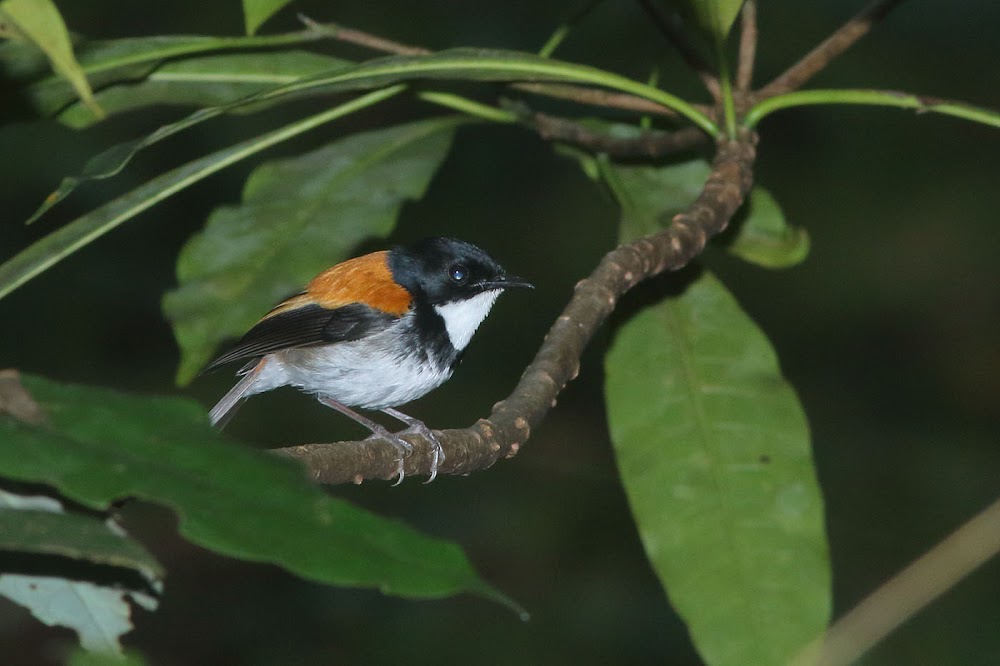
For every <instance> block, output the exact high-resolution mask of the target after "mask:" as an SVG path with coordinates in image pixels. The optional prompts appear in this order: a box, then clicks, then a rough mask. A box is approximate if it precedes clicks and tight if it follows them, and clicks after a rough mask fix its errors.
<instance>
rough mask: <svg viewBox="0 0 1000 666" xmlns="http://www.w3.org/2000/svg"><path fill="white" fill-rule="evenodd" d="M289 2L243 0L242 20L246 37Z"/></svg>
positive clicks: (289, 0) (284, 0)
mask: <svg viewBox="0 0 1000 666" xmlns="http://www.w3.org/2000/svg"><path fill="white" fill-rule="evenodd" d="M289 2H291V0H243V20H244V22H245V23H246V30H247V34H248V35H252V34H254V33H255V32H257V28H259V27H260V26H261V24H263V23H264V21H266V20H267V19H269V18H271V17H272V16H274V15H275V14H276V13H277V12H278V10H279V9H281V8H282V7H284V6H285V5H287V4H288V3H289Z"/></svg>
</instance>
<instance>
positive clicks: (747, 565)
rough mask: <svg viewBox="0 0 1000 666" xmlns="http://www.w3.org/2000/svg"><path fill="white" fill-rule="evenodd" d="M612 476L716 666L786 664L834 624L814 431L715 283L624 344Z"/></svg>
mask: <svg viewBox="0 0 1000 666" xmlns="http://www.w3.org/2000/svg"><path fill="white" fill-rule="evenodd" d="M606 391H607V403H608V421H609V426H610V429H611V435H612V441H613V443H614V447H615V452H616V454H617V458H618V467H619V471H620V474H621V477H622V481H623V483H624V485H625V490H626V493H627V495H628V498H629V503H630V505H631V507H632V512H633V514H634V515H635V518H636V523H637V525H638V528H639V533H640V536H641V538H642V541H643V545H644V547H645V550H646V554H647V556H648V557H649V559H650V561H651V563H652V565H653V568H654V569H655V571H656V573H657V575H658V576H659V577H660V581H661V583H662V584H663V586H664V588H665V589H666V591H667V594H668V596H669V597H670V600H671V602H672V604H673V606H674V607H675V608H676V609H677V611H678V613H679V614H680V615H681V617H682V618H684V620H685V622H686V623H687V626H688V629H689V631H690V632H691V636H692V638H693V640H694V643H695V645H696V647H697V648H698V650H699V652H700V653H701V655H702V657H703V658H704V659H705V661H706V663H708V664H712V665H713V666H727V665H730V664H732V665H734V666H736V665H738V666H743V665H745V664H760V665H761V666H768V665H772V664H773V665H779V664H785V663H787V661H788V659H789V658H790V657H791V656H792V655H793V654H794V652H795V651H796V650H797V649H798V648H800V647H801V646H802V645H804V644H806V643H807V642H808V641H809V640H811V639H812V638H813V637H815V636H816V635H818V634H819V633H820V632H821V631H822V630H823V629H824V628H825V626H826V623H827V621H828V619H829V615H830V605H831V600H830V595H831V590H830V568H829V562H828V555H827V544H826V537H825V534H824V525H823V501H822V495H821V493H820V489H819V486H818V484H817V482H816V476H815V472H814V470H813V464H812V460H811V452H810V442H809V430H808V426H807V424H806V420H805V416H804V414H803V411H802V408H801V406H800V405H799V402H798V400H797V398H796V396H795V393H794V391H793V390H792V389H791V387H790V386H789V385H788V384H787V383H786V382H785V380H784V379H783V378H782V376H781V372H780V370H779V367H778V361H777V359H776V358H775V354H774V351H773V350H772V348H771V346H770V344H769V343H768V341H767V339H766V338H765V337H764V335H763V334H762V333H761V331H760V330H759V329H758V328H757V327H756V326H755V325H754V324H753V322H752V321H751V320H750V319H749V318H748V317H747V316H746V314H744V313H743V312H742V310H741V309H740V308H739V306H738V305H737V303H736V301H735V299H734V298H733V297H732V296H731V295H730V294H729V292H728V291H726V289H725V288H724V287H723V286H722V284H721V283H720V282H718V280H716V279H715V278H714V277H713V276H711V275H710V274H707V273H706V274H703V275H702V276H701V277H700V278H699V279H697V280H696V281H695V282H694V283H693V284H692V285H690V286H689V287H688V289H687V291H686V292H685V293H684V295H683V296H681V297H678V298H673V299H670V300H666V301H663V302H661V303H659V304H656V305H653V306H650V307H648V308H645V309H644V310H642V311H641V312H639V314H637V315H636V316H634V317H633V318H631V319H630V320H629V321H628V322H626V323H625V324H624V325H623V326H621V328H620V329H619V330H618V332H617V335H616V337H615V340H614V343H613V345H612V349H611V351H610V353H609V354H608V356H607V360H606Z"/></svg>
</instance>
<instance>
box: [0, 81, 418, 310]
mask: <svg viewBox="0 0 1000 666" xmlns="http://www.w3.org/2000/svg"><path fill="white" fill-rule="evenodd" d="M402 90H403V88H402V86H396V87H394V88H386V89H384V90H376V91H373V92H371V93H369V94H367V95H363V96H361V97H359V98H357V99H354V100H351V101H349V102H346V103H344V104H341V105H339V106H335V107H333V108H331V109H327V110H326V111H323V112H321V113H318V114H316V115H314V116H310V117H308V118H304V119H302V120H299V121H297V122H294V123H291V124H289V125H286V126H284V127H282V128H279V129H277V130H274V131H272V132H268V133H267V134H262V135H260V136H257V137H254V138H252V139H248V140H246V141H243V142H240V143H238V144H235V145H233V146H230V147H229V148H224V149H223V150H219V151H216V152H214V153H211V154H209V155H206V156H205V157H202V158H200V159H197V160H194V161H192V162H188V163H187V164H185V165H183V166H180V167H177V168H176V169H173V170H171V171H168V172H167V173H165V174H162V175H160V176H157V177H156V178H154V179H152V180H150V181H148V182H147V183H145V184H144V185H141V186H139V187H137V188H136V189H134V190H132V191H131V192H128V193H126V194H124V195H122V196H120V197H118V198H117V199H114V200H113V201H110V202H108V203H107V204H105V205H103V206H101V207H100V208H97V209H96V210H93V211H91V212H89V213H87V214H85V215H83V216H82V217H78V218H77V219H75V220H73V221H72V222H70V223H69V224H67V225H66V226H64V227H62V228H60V229H59V230H57V231H54V232H52V233H51V234H49V235H47V236H45V237H44V238H42V239H41V240H39V241H37V242H35V243H34V244H32V245H31V246H29V247H28V248H27V249H25V250H23V251H21V252H20V253H18V254H17V255H15V256H14V257H13V258H11V259H9V260H8V261H6V262H4V263H3V264H0V298H2V297H3V296H5V295H7V294H9V293H10V292H11V291H13V290H14V289H16V288H18V287H19V286H21V285H22V284H24V283H25V282H27V281H28V280H30V279H32V278H33V277H35V276H36V275H38V274H39V273H42V272H43V271H45V270H46V269H48V268H49V267H51V266H53V265H54V264H56V263H58V262H59V261H61V260H62V259H64V258H66V257H68V256H69V255H71V254H72V253H73V252H75V251H77V250H78V249H80V248H81V247H84V246H85V245H87V244H88V243H90V242H91V241H93V240H95V239H97V238H100V237H101V236H103V235H104V234H106V233H108V232H109V231H111V230H112V229H114V228H115V227H117V226H118V225H120V224H122V223H123V222H125V221H127V220H130V219H131V218H133V217H135V216H136V215H138V214H139V213H141V212H143V211H144V210H146V209H147V208H150V207H151V206H153V205H155V204H157V203H159V202H160V201H162V200H164V199H166V198H167V197H169V196H171V195H173V194H175V193H177V192H179V191H180V190H183V189H184V188H186V187H188V186H190V185H191V184H193V183H196V182H198V181H200V180H203V179H205V178H207V177H208V176H210V175H212V174H213V173H215V172H217V171H220V170H221V169H224V168H225V167H227V166H230V165H232V164H235V163H236V162H239V161H240V160H242V159H245V158H247V157H250V156H251V155H254V154H256V153H258V152H260V151H262V150H264V149H266V148H270V147H271V146H273V145H275V144H277V143H280V142H282V141H285V140H287V139H290V138H293V137H295V136H298V135H299V134H302V133H303V132H306V131H308V130H310V129H313V128H315V127H318V126H319V125H322V124H324V123H328V122H331V121H333V120H336V119H337V118H340V117H342V116H345V115H347V114H349V113H352V112H354V111H357V110H359V109H363V108H366V107H368V106H371V105H372V104H375V103H377V102H379V101H381V100H383V99H386V98H388V97H391V96H393V95H395V94H397V93H399V92H402ZM49 205H51V203H50V204H49Z"/></svg>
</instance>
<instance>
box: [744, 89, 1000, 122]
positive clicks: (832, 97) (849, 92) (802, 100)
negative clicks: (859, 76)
mask: <svg viewBox="0 0 1000 666" xmlns="http://www.w3.org/2000/svg"><path fill="white" fill-rule="evenodd" d="M817 104H823V105H835V104H856V105H862V106H888V107H896V108H899V109H913V110H914V111H916V112H917V113H940V114H942V115H946V116H954V117H955V118H962V119H963V120H969V121H972V122H974V123H980V124H982V125H986V126H988V127H997V128H1000V111H997V110H996V109H988V108H986V107H982V106H974V105H972V104H968V103H966V102H959V101H955V100H948V99H940V98H937V97H925V96H923V95H914V94H912V93H905V92H899V91H897V90H864V89H846V90H795V91H792V92H790V93H784V94H781V95H774V96H773V97H768V98H767V99H765V100H762V101H761V102H758V103H757V104H755V105H754V106H752V107H751V108H750V110H749V111H747V114H746V116H745V117H744V118H743V125H744V126H745V127H749V128H753V127H756V125H757V123H759V122H760V121H761V119H762V118H764V117H765V116H767V115H769V114H771V113H774V112H775V111H780V110H782V109H791V108H794V107H797V106H812V105H817Z"/></svg>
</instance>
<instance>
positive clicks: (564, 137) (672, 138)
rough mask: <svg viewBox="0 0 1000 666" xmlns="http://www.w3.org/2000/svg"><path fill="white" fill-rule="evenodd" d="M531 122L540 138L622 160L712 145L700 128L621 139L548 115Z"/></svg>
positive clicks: (537, 115) (538, 115)
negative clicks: (569, 144)
mask: <svg viewBox="0 0 1000 666" xmlns="http://www.w3.org/2000/svg"><path fill="white" fill-rule="evenodd" d="M528 121H529V122H530V124H531V126H532V127H534V129H535V131H537V132H538V134H539V136H541V137H542V138H543V139H545V140H547V141H562V142H564V143H571V144H573V145H576V146H580V147H581V148H586V149H587V150H590V151H592V152H595V153H605V154H607V155H609V156H611V157H614V158H618V159H628V158H639V157H644V158H653V159H656V158H660V157H665V156H667V155H673V154H676V153H679V152H681V151H684V150H690V149H691V148H696V147H698V146H703V145H705V144H706V143H707V142H708V136H707V135H706V134H705V133H704V132H702V131H701V130H700V129H699V128H697V127H684V128H681V129H679V130H676V131H673V132H664V131H657V130H646V131H644V132H643V133H642V134H640V135H637V136H631V137H620V136H612V135H611V134H608V133H606V132H598V131H595V130H592V129H590V128H588V127H585V126H584V125H581V124H580V123H578V122H576V121H575V120H570V119H567V118H559V117H556V116H551V115H549V114H546V113H538V112H535V113H532V114H530V117H529V118H528Z"/></svg>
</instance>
